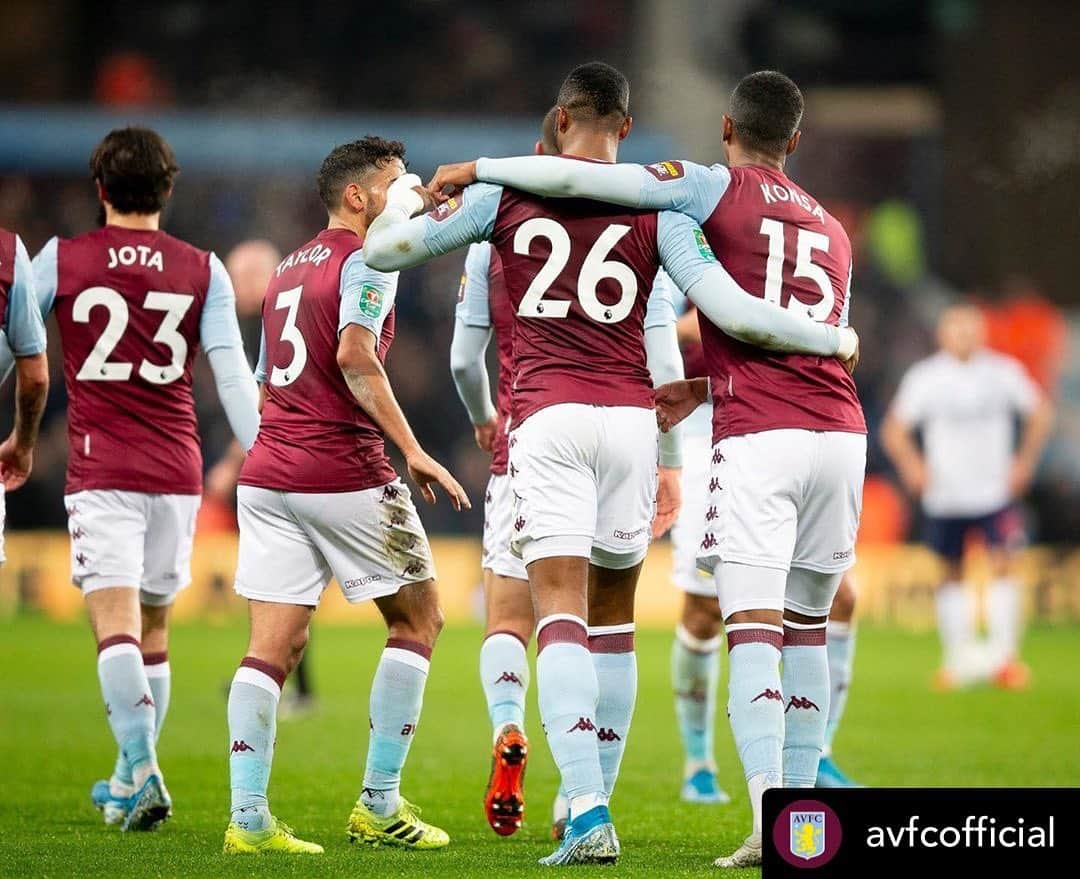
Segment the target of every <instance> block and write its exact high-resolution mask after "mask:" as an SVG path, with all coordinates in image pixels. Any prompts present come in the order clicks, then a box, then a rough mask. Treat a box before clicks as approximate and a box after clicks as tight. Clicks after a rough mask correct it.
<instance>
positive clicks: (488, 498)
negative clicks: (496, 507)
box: [484, 491, 491, 504]
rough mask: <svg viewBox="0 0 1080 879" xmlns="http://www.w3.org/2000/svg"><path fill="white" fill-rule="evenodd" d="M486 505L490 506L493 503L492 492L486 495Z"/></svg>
mask: <svg viewBox="0 0 1080 879" xmlns="http://www.w3.org/2000/svg"><path fill="white" fill-rule="evenodd" d="M484 503H485V504H490V503H491V492H490V491H489V492H488V493H487V494H485V495H484Z"/></svg>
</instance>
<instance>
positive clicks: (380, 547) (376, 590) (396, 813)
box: [287, 479, 450, 849]
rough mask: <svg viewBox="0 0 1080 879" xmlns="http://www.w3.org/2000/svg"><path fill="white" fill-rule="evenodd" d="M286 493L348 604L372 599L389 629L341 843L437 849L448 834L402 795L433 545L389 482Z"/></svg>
mask: <svg viewBox="0 0 1080 879" xmlns="http://www.w3.org/2000/svg"><path fill="white" fill-rule="evenodd" d="M287 497H288V502H289V507H290V509H291V510H292V511H293V512H294V514H295V515H296V517H297V520H298V522H299V523H300V525H301V527H303V529H304V531H305V533H306V534H307V535H308V538H309V539H310V540H311V541H312V543H313V544H314V545H315V547H316V548H317V549H318V551H319V552H320V553H321V554H322V556H323V557H324V558H325V559H326V561H327V564H328V565H329V568H330V570H331V571H332V572H333V574H334V576H335V578H336V579H337V581H338V583H339V584H340V586H341V590H342V592H343V593H344V595H345V598H346V600H347V601H348V602H349V603H350V604H360V603H362V602H365V601H374V602H375V604H376V606H377V608H378V610H379V612H380V614H381V615H382V617H383V620H384V621H385V623H386V626H387V634H388V637H387V640H386V644H385V646H384V648H383V651H382V654H381V656H380V657H379V663H378V665H377V666H376V668H375V676H374V679H373V681H372V684H371V691H370V694H369V713H368V721H369V723H368V727H369V734H368V748H367V759H366V761H365V764H364V774H363V781H362V783H361V784H360V785H359V787H360V791H359V797H358V798H357V801H356V803H355V805H354V806H353V809H352V811H351V812H350V814H349V820H348V826H347V831H346V832H347V833H348V836H349V839H350V840H352V841H354V842H363V843H366V844H370V845H374V846H380V845H382V846H403V847H407V848H415V849H434V848H442V847H444V846H446V845H447V844H448V843H449V842H450V839H449V837H448V836H447V834H446V832H445V831H443V830H441V829H440V828H438V827H435V826H433V825H430V824H427V823H425V822H424V821H422V820H420V815H419V810H418V809H417V808H416V807H414V806H413V805H412V804H411V803H409V801H408V800H406V799H405V797H403V796H402V795H401V776H402V771H403V769H404V766H405V760H406V758H407V756H408V753H409V747H410V745H411V744H412V740H413V737H414V736H415V735H416V731H417V727H418V725H419V722H420V711H421V707H422V706H423V701H424V689H425V687H426V686H427V678H428V670H429V667H430V661H431V652H432V649H433V648H434V646H435V641H436V639H437V638H438V635H439V632H440V631H441V629H442V611H441V610H440V608H439V599H438V592H437V590H436V588H435V565H434V562H433V561H432V558H431V547H430V545H429V544H428V539H427V535H426V534H425V532H424V527H423V525H422V524H421V522H420V517H419V516H418V515H417V512H416V508H415V507H414V506H413V502H412V497H411V495H410V493H409V489H408V487H407V486H406V485H405V484H404V483H403V482H402V481H401V480H400V479H394V480H393V481H392V482H389V483H386V484H385V485H381V486H378V487H377V488H371V489H367V490H361V491H350V492H339V493H332V494H289V495H288V496H287Z"/></svg>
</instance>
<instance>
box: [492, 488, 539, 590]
mask: <svg viewBox="0 0 1080 879" xmlns="http://www.w3.org/2000/svg"><path fill="white" fill-rule="evenodd" d="M513 530H514V492H513V490H512V489H511V488H510V477H509V475H507V474H505V473H503V474H497V473H492V474H491V478H490V479H489V480H488V484H487V492H486V494H485V495H484V546H483V549H484V552H483V556H482V560H481V565H480V566H481V567H482V568H484V570H487V571H491V572H492V573H493V574H498V575H499V576H500V577H513V578H514V579H516V580H528V579H529V575H528V573H527V572H526V571H525V563H524V562H523V561H522V560H521V559H520V558H518V557H517V556H516V555H514V554H513V553H512V552H511V551H510V535H511V534H512V533H513Z"/></svg>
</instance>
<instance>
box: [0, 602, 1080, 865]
mask: <svg viewBox="0 0 1080 879" xmlns="http://www.w3.org/2000/svg"><path fill="white" fill-rule="evenodd" d="M244 636H245V633H244V630H243V629H242V628H241V627H239V626H231V625H230V626H226V627H197V626H191V625H188V626H183V627H179V628H178V629H177V630H176V631H175V633H174V635H173V644H172V648H171V651H170V655H171V660H172V666H173V674H174V678H173V699H172V708H171V711H170V714H169V718H168V722H167V724H166V728H165V731H164V734H163V736H162V740H161V744H160V749H159V752H160V755H161V760H162V764H163V766H164V767H165V769H166V772H167V776H168V781H169V787H170V789H171V791H172V794H173V797H174V800H175V804H176V815H175V817H174V819H173V820H172V821H170V822H169V823H168V824H167V825H166V826H165V827H164V828H163V829H162V830H161V831H160V832H158V833H155V834H146V835H136V834H129V835H121V834H120V833H119V832H117V831H116V830H115V829H113V828H106V827H104V826H103V825H102V824H101V822H100V819H99V816H98V814H97V812H95V811H94V810H93V809H92V808H91V806H90V803H89V789H90V784H91V782H92V781H93V780H94V779H95V778H99V777H101V776H102V775H104V774H106V773H107V771H108V770H109V769H110V768H111V766H112V758H113V745H112V740H111V737H110V735H109V731H108V728H107V725H106V722H105V718H104V716H103V712H102V708H101V703H100V697H99V694H98V684H97V678H96V674H95V666H94V650H93V643H92V640H91V637H90V634H89V632H88V631H87V630H86V629H85V628H83V627H80V626H61V625H55V624H51V623H47V622H44V621H41V620H37V619H20V620H15V621H8V622H4V623H0V669H2V670H3V672H2V678H0V761H2V764H0V765H2V766H3V769H2V772H0V779H2V783H0V875H4V876H16V875H18V876H53V877H58V876H63V877H67V876H71V875H77V876H80V877H81V876H138V877H150V876H196V875H197V876H255V875H258V876H277V875H287V876H344V875H349V876H352V875H369V876H381V875H386V876H395V877H396V876H424V875H440V876H483V877H495V876H497V877H507V876H522V875H527V874H534V873H537V872H540V871H539V868H537V867H536V866H535V862H536V859H537V858H538V857H540V856H542V855H544V854H546V853H547V852H549V851H550V850H551V843H550V842H549V841H548V815H549V805H550V799H551V796H552V794H553V793H554V790H555V785H556V783H555V772H554V768H553V766H552V765H551V762H550V759H549V756H548V753H547V748H546V745H545V743H544V741H543V737H542V735H541V733H540V730H539V727H538V724H537V723H536V711H535V696H533V697H532V700H531V701H530V715H531V716H530V727H531V734H532V736H533V744H534V747H533V752H532V754H533V756H532V762H531V765H530V767H529V779H528V781H529V784H528V792H529V795H530V800H529V814H528V818H527V821H526V825H525V827H524V829H523V830H522V831H521V832H519V833H518V834H517V835H516V836H514V837H511V838H509V839H499V838H496V837H495V836H494V835H493V834H492V833H491V832H490V831H489V830H488V828H487V825H486V823H485V821H484V817H483V813H482V809H481V806H480V802H481V797H482V794H483V789H484V784H485V782H486V780H487V773H488V765H489V764H488V760H489V758H488V746H489V741H490V738H489V735H490V734H489V731H488V725H487V716H486V712H485V710H484V706H483V697H482V694H481V691H480V687H479V684H478V681H477V677H476V665H477V648H478V646H479V632H478V630H476V629H473V628H454V629H450V630H448V631H446V632H445V633H444V635H443V639H442V641H441V642H440V645H439V647H438V649H437V650H436V653H435V661H434V664H433V666H432V673H431V679H430V681H429V684H428V689H427V698H426V703H425V705H424V714H423V717H422V719H421V724H420V731H419V734H418V736H417V739H416V743H415V745H414V746H413V750H412V753H411V755H410V758H409V763H408V766H407V767H406V775H405V786H404V791H405V793H406V795H407V796H409V797H410V799H412V800H414V801H416V802H418V803H420V804H422V805H423V807H424V809H425V817H427V818H429V819H431V820H432V821H434V822H435V823H437V824H439V825H441V826H443V827H445V828H446V829H447V830H448V831H449V833H450V836H451V838H452V843H451V847H450V848H449V849H448V850H447V851H445V852H438V853H412V852H396V851H386V850H370V849H364V848H358V847H355V846H350V845H349V844H348V842H347V841H346V838H345V835H344V827H345V820H346V817H347V815H348V812H349V809H350V807H351V806H352V803H353V801H354V799H355V797H356V795H357V792H358V788H359V782H360V775H361V765H362V760H363V755H364V752H365V748H366V742H367V722H366V717H367V691H368V685H369V682H370V679H371V675H372V671H373V667H374V663H375V661H376V659H377V657H378V654H379V650H380V647H381V644H382V641H383V637H384V636H383V634H382V633H381V632H380V631H379V630H378V629H376V628H370V627H364V628H329V627H327V628H321V629H317V630H316V632H315V636H314V641H313V646H312V660H313V665H314V669H315V678H316V683H317V687H318V691H319V696H320V707H319V710H318V712H317V713H316V714H315V715H313V716H311V717H309V718H305V719H297V720H285V721H282V722H281V723H280V724H279V727H278V744H277V753H276V756H275V761H274V775H273V779H272V782H271V790H270V794H271V802H272V805H273V809H274V812H275V813H276V814H278V815H280V816H281V817H282V818H284V819H285V820H286V821H288V822H290V823H291V824H293V825H294V826H295V827H296V828H297V830H298V831H299V832H300V833H301V834H302V835H303V836H304V837H305V838H308V839H313V840H316V841H318V842H321V843H323V844H324V845H325V846H326V850H327V851H326V855H325V857H323V858H322V859H320V860H318V861H314V860H308V859H304V860H295V859H293V860H286V859H266V858H263V859H242V858H228V859H227V858H225V857H224V856H223V855H221V854H220V852H221V841H222V833H223V831H224V829H225V824H226V821H227V818H228V802H229V782H228V772H227V768H228V767H227V761H226V745H227V743H226V730H225V698H224V692H225V687H226V684H227V681H228V680H229V678H230V677H231V674H232V671H233V669H234V667H235V665H236V662H237V661H238V659H239V658H240V657H241V655H242V651H243V648H244ZM1078 636H1080V631H1078V630H1077V629H1075V628H1058V629H1037V630H1034V631H1032V632H1031V633H1030V636H1029V639H1028V649H1027V654H1028V658H1029V660H1030V662H1031V664H1032V667H1033V669H1034V672H1035V682H1034V685H1033V687H1032V688H1031V689H1030V690H1029V691H1027V692H1024V693H1001V692H997V691H993V690H989V689H983V690H976V691H971V692H965V693H959V694H950V695H942V694H937V693H933V692H931V691H930V690H929V686H928V685H929V680H930V676H931V673H932V671H933V667H934V663H935V660H936V655H937V647H936V643H935V640H934V638H933V637H931V636H913V635H909V634H904V633H900V632H896V631H891V630H880V629H872V628H870V627H868V626H864V627H863V630H862V631H861V632H860V641H859V648H858V655H857V659H856V678H855V684H854V687H853V690H852V695H851V700H850V703H849V707H848V716H847V718H846V719H845V723H844V726H843V728H842V730H841V733H840V736H839V740H838V742H837V756H838V758H839V759H840V760H841V761H842V764H843V766H844V767H845V769H847V770H849V771H850V772H851V773H852V775H854V776H855V777H856V778H858V779H860V780H862V781H864V782H866V783H868V784H874V785H901V786H923V785H925V786H993V785H1004V786H1025V785H1030V786H1039V785H1047V784H1051V785H1062V786H1066V785H1080V757H1077V754H1076V742H1077V736H1078V734H1080V676H1077V675H1075V674H1074V673H1073V672H1072V669H1073V668H1074V664H1075V655H1076V653H1075V651H1076V644H1077V639H1078ZM670 638H671V636H670V634H669V633H668V632H666V631H645V632H641V633H639V636H638V651H639V666H640V678H641V689H640V695H639V698H638V707H637V714H636V720H635V724H636V725H635V728H634V730H633V733H632V735H631V737H630V740H629V747H628V750H627V755H626V760H625V762H624V764H623V770H622V777H621V778H620V781H619V789H618V793H617V795H616V798H615V801H614V804H613V812H614V814H615V818H616V822H617V826H618V828H619V834H620V836H621V838H622V841H623V858H622V861H621V862H620V864H619V866H618V867H617V868H615V869H613V870H609V871H607V872H605V874H604V875H610V876H650V877H656V876H665V877H666V876H690V875H694V876H706V875H716V874H715V873H711V871H710V869H709V864H710V862H711V860H712V858H714V857H715V856H717V855H718V854H722V853H725V852H726V851H727V850H728V849H730V848H732V847H734V846H735V845H736V844H737V843H738V842H739V841H740V840H741V838H742V836H743V835H744V833H745V831H746V828H747V823H748V820H749V818H748V811H747V806H746V796H745V792H744V790H743V787H742V782H741V773H740V770H739V767H738V765H737V759H736V756H735V754H734V750H733V746H732V743H731V736H730V734H729V732H728V730H727V725H726V723H725V722H724V720H723V717H724V714H723V711H721V712H720V721H719V729H718V734H717V740H718V745H717V749H718V757H719V761H720V766H721V776H722V781H723V783H724V784H725V786H726V787H727V788H728V790H729V791H731V792H732V793H733V794H734V795H735V802H734V804H733V805H732V806H729V807H700V806H698V807H692V806H685V805H683V804H681V803H680V802H679V801H678V796H677V795H678V785H679V772H680V766H681V755H680V751H679V742H678V736H677V733H676V730H675V727H674V721H673V709H672V697H671V694H670V686H669V683H668V651H669V647H670ZM732 875H738V874H732ZM745 875H755V871H746V873H745Z"/></svg>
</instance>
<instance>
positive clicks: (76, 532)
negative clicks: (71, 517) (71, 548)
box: [71, 525, 83, 540]
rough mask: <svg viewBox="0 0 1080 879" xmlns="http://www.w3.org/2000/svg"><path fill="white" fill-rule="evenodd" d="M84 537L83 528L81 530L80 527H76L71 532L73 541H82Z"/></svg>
mask: <svg viewBox="0 0 1080 879" xmlns="http://www.w3.org/2000/svg"><path fill="white" fill-rule="evenodd" d="M82 536H83V530H82V528H80V527H79V526H78V525H76V526H75V527H74V528H73V529H72V530H71V539H72V540H80V539H82Z"/></svg>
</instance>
